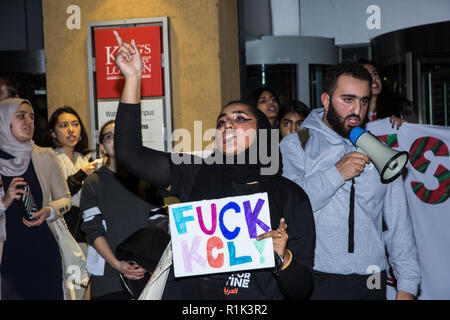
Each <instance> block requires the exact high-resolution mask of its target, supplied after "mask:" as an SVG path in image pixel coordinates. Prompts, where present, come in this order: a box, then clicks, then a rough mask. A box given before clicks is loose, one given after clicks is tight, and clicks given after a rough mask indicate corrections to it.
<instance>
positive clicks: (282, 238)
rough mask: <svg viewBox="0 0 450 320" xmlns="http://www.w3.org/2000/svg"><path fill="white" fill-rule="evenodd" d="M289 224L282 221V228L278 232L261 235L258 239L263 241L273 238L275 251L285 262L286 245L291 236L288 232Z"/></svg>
mask: <svg viewBox="0 0 450 320" xmlns="http://www.w3.org/2000/svg"><path fill="white" fill-rule="evenodd" d="M286 230H287V224H286V221H285V220H284V218H281V219H280V226H279V227H278V229H277V230H270V231H268V232H266V233H263V234H261V235H259V236H258V237H257V238H256V239H257V240H258V241H259V240H263V239H266V238H273V250H274V251H275V252H276V253H278V254H279V255H280V256H282V257H283V259H284V260H285V261H287V259H286V244H287V241H288V239H289V236H288V234H287V232H286Z"/></svg>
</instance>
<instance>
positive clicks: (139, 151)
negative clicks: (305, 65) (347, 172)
mask: <svg viewBox="0 0 450 320" xmlns="http://www.w3.org/2000/svg"><path fill="white" fill-rule="evenodd" d="M115 35H116V38H117V41H118V44H119V49H118V51H117V56H116V64H117V66H118V68H119V69H120V71H121V72H122V74H123V75H124V77H125V84H124V88H123V92H122V97H121V100H120V104H119V108H118V113H117V120H116V121H117V122H116V132H115V134H116V141H115V143H116V156H117V158H118V159H119V161H121V162H122V163H123V164H124V165H125V166H127V168H129V170H130V171H131V172H132V173H134V174H135V175H137V176H139V177H141V178H142V179H144V180H146V181H149V182H150V183H151V184H153V185H155V186H157V187H159V188H161V189H166V190H169V191H170V192H172V193H174V194H177V195H178V196H179V198H180V200H181V201H182V202H186V201H196V200H203V199H218V198H224V197H229V196H238V195H246V194H253V193H256V192H267V193H268V198H269V203H270V213H271V223H272V227H274V228H273V230H271V231H269V232H266V233H264V234H262V235H260V236H259V239H263V238H272V239H273V245H274V250H275V253H276V257H278V258H279V260H278V261H279V262H278V263H277V267H278V269H277V270H278V271H279V272H278V271H277V272H275V273H274V272H273V271H272V270H268V269H262V270H258V271H254V270H249V271H247V272H244V273H245V276H246V277H247V279H249V280H248V287H247V288H244V287H243V288H239V290H238V291H237V290H236V294H234V295H226V294H225V293H224V292H226V290H225V289H227V290H231V289H232V288H231V285H230V283H228V282H227V280H228V279H230V278H231V277H233V274H230V273H224V274H217V275H215V274H213V275H208V276H195V277H185V278H180V279H176V278H175V277H174V273H173V267H172V268H171V270H170V272H169V277H168V280H167V284H166V287H165V290H164V293H163V295H162V298H163V299H283V298H296V299H300V298H305V297H307V296H308V294H309V292H310V290H311V285H312V275H311V270H312V264H313V251H314V242H315V230H314V223H313V217H312V213H311V207H310V204H309V201H308V197H307V196H306V194H305V193H304V192H303V190H301V189H300V188H298V187H297V186H296V185H295V184H293V183H292V182H290V181H289V180H287V179H285V178H283V177H281V175H280V170H278V172H277V173H275V174H272V175H262V174H261V171H262V169H264V167H265V166H264V165H262V163H261V161H260V159H258V160H257V161H256V162H257V163H255V164H250V163H249V161H248V160H249V157H248V156H249V152H250V151H249V149H250V148H251V147H252V148H253V147H254V146H256V143H257V142H256V139H257V136H258V133H259V132H260V131H262V130H270V129H271V125H270V123H269V122H268V121H267V118H266V117H265V116H264V114H263V113H262V112H260V111H258V110H255V109H253V108H252V107H251V106H250V105H248V104H246V103H245V102H242V101H235V102H231V103H229V104H227V105H226V106H225V107H224V108H223V109H222V110H221V112H220V114H219V116H218V118H217V130H216V143H217V144H218V146H217V149H216V150H215V152H214V155H212V156H211V157H214V158H215V159H217V160H226V159H227V158H228V159H229V160H230V158H232V159H233V161H234V162H233V163H234V164H230V163H229V161H225V162H222V164H220V163H219V162H220V161H216V162H215V163H212V164H211V163H210V162H209V161H208V160H211V159H212V158H211V157H210V158H208V159H206V160H205V161H200V163H201V164H198V165H196V164H194V162H190V163H181V164H174V163H173V162H172V161H171V155H170V154H168V153H165V152H161V151H157V150H153V149H150V148H145V147H144V146H143V145H142V136H141V130H140V84H141V73H142V61H141V57H140V54H139V50H138V49H137V47H136V43H135V42H134V40H131V44H129V43H125V42H122V39H121V38H120V36H119V34H118V33H117V32H116V31H115ZM275 140H276V141H277V142H278V137H276V138H275ZM259 146H265V144H261V143H260V144H259ZM267 148H268V154H271V155H272V156H273V155H276V156H277V157H275V158H276V159H278V152H279V151H278V148H275V149H271V147H270V144H268V146H267ZM271 150H272V151H271ZM237 157H245V159H246V161H245V164H237V162H236V158H237ZM197 160H199V159H195V161H197ZM189 161H194V157H193V156H192V157H188V162H189ZM207 163H210V164H207ZM278 169H279V168H278ZM288 226H289V227H288ZM239 276H242V274H240V275H239Z"/></svg>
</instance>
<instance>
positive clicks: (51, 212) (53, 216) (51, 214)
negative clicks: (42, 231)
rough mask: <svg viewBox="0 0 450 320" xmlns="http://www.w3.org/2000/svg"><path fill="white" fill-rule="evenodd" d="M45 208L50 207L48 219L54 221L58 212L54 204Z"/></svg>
mask: <svg viewBox="0 0 450 320" xmlns="http://www.w3.org/2000/svg"><path fill="white" fill-rule="evenodd" d="M44 208H49V209H50V215H49V216H48V218H47V219H46V221H53V220H55V218H56V212H55V209H54V208H53V207H52V206H46V207H44ZM0 210H1V209H0Z"/></svg>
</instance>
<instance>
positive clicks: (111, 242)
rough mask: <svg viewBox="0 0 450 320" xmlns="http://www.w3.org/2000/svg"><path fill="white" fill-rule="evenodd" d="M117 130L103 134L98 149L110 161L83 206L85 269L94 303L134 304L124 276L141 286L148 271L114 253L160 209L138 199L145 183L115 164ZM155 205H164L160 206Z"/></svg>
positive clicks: (87, 188)
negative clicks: (131, 302)
mask: <svg viewBox="0 0 450 320" xmlns="http://www.w3.org/2000/svg"><path fill="white" fill-rule="evenodd" d="M114 127H115V123H114V121H113V120H111V121H108V122H106V123H105V124H104V125H103V126H102V128H101V129H100V139H99V143H100V149H101V151H102V153H103V154H104V156H105V157H106V161H105V165H104V166H103V167H101V168H100V169H99V170H98V171H96V172H94V173H93V174H91V175H90V176H89V177H87V178H86V180H85V183H84V184H83V187H82V193H81V201H80V206H81V210H82V212H83V220H84V222H83V225H82V229H83V230H84V231H85V232H86V240H87V241H88V243H89V245H90V247H89V251H88V265H87V268H88V271H89V273H90V274H91V297H92V299H96V300H127V299H130V297H131V296H130V294H129V293H128V292H127V291H126V289H125V290H124V289H123V287H122V282H121V279H120V274H123V275H124V276H125V277H127V278H129V279H132V280H138V279H141V278H143V277H144V274H145V272H146V270H144V269H143V268H142V267H140V266H139V265H138V264H133V265H131V264H129V262H128V261H120V260H118V259H117V258H116V256H115V249H116V247H117V245H118V244H120V243H121V242H122V241H124V240H125V239H126V238H127V237H128V236H130V235H131V234H132V233H134V232H135V231H137V230H139V229H140V228H143V227H146V226H147V225H148V219H149V215H150V210H151V209H153V208H156V206H155V205H152V204H150V203H148V202H147V201H146V200H145V199H146V198H148V197H147V195H146V194H142V193H140V191H142V186H143V184H144V183H143V182H142V181H140V180H139V179H137V178H136V177H133V176H131V175H130V174H129V173H128V172H127V171H126V170H125V169H124V168H123V167H121V166H120V164H119V163H118V162H117V161H116V157H115V152H114ZM147 187H148V185H147ZM139 188H141V190H139ZM147 189H148V188H147ZM156 205H157V206H159V205H161V201H160V202H159V203H156ZM105 261H106V262H107V263H105ZM151 271H152V270H150V272H151Z"/></svg>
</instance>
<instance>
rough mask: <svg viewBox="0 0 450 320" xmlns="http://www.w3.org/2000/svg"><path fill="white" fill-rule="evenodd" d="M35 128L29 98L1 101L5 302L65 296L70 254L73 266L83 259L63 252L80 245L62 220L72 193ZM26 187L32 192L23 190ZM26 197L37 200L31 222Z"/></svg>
mask: <svg viewBox="0 0 450 320" xmlns="http://www.w3.org/2000/svg"><path fill="white" fill-rule="evenodd" d="M33 132H34V112H33V108H32V107H31V105H30V103H29V102H28V101H27V100H24V99H20V98H9V99H5V100H2V101H0V175H1V181H2V183H3V185H2V187H0V200H1V201H0V241H1V242H3V245H4V247H3V257H0V258H2V259H1V266H0V273H1V297H2V299H5V300H9V299H14V300H22V299H40V300H46V299H52V300H55V299H63V298H64V292H63V288H67V287H66V286H65V285H63V276H64V275H65V272H67V267H69V265H68V264H67V262H68V260H67V259H66V258H67V257H71V258H69V260H70V259H72V260H71V261H72V262H74V261H75V262H74V263H76V261H78V262H79V263H76V265H74V266H79V267H81V266H82V262H83V261H81V260H79V259H77V257H74V256H73V255H76V253H77V252H74V253H73V252H64V250H63V248H65V247H67V246H70V245H73V246H74V247H76V246H77V245H76V243H75V242H74V240H73V238H72V237H71V236H70V234H69V232H68V230H67V228H65V226H64V224H62V225H61V224H60V223H59V222H61V221H60V217H61V216H62V215H63V214H64V213H66V212H67V211H68V210H69V209H70V206H71V203H70V193H69V190H68V189H67V185H66V184H65V182H64V178H63V176H62V173H61V170H60V167H59V165H58V162H57V160H56V158H55V156H54V154H53V152H52V150H51V149H46V148H40V147H38V146H36V145H35V144H34V143H33V141H32V137H33ZM25 186H27V187H28V188H29V192H26V191H25V190H23V189H22V188H23V187H25ZM21 197H25V198H26V199H28V200H25V203H26V205H27V206H28V204H29V203H32V202H31V201H30V197H32V198H33V199H34V203H35V205H36V210H35V213H34V214H32V220H28V219H29V218H25V216H24V212H25V211H24V209H23V208H22V207H21V205H20V201H21V200H20V199H21ZM34 220H35V221H34ZM58 244H59V245H60V247H58ZM60 248H61V249H60ZM81 275H82V274H81V272H80V276H81ZM66 276H67V275H66ZM67 294H68V293H67V292H66V298H70V297H69V296H67Z"/></svg>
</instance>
